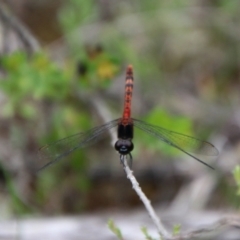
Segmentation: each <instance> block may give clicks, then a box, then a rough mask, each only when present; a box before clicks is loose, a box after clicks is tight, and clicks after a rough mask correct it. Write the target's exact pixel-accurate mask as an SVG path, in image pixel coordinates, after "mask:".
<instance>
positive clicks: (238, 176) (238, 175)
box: [233, 165, 240, 196]
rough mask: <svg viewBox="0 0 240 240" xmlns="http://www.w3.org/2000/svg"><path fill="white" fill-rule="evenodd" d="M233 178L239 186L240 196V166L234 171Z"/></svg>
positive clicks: (239, 192)
mask: <svg viewBox="0 0 240 240" xmlns="http://www.w3.org/2000/svg"><path fill="white" fill-rule="evenodd" d="M233 177H234V180H235V182H236V184H237V195H238V196H240V166H239V165H237V166H236V167H235V168H234V170H233Z"/></svg>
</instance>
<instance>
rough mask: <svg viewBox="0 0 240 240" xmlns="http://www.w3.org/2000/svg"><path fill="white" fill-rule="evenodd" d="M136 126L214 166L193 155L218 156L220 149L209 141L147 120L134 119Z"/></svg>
mask: <svg viewBox="0 0 240 240" xmlns="http://www.w3.org/2000/svg"><path fill="white" fill-rule="evenodd" d="M133 121H134V126H135V127H137V128H139V129H141V130H143V131H145V132H147V133H149V134H151V135H153V136H155V137H157V138H158V139H160V140H161V141H163V142H165V143H167V144H169V145H170V146H172V147H175V148H177V149H179V150H180V151H182V152H184V153H186V154H187V155H189V156H191V157H193V158H194V159H196V160H197V161H199V162H201V163H203V164H204V165H207V166H208V167H210V168H212V167H211V166H209V165H208V164H206V163H205V162H203V161H201V160H200V159H198V158H196V157H195V156H193V155H192V154H190V153H189V152H191V153H197V154H202V155H207V156H217V155H218V150H217V149H216V148H215V147H214V146H213V145H212V144H211V143H209V142H206V141H202V140H199V139H196V138H193V137H190V136H187V135H184V134H181V133H177V132H174V131H171V130H167V129H164V128H162V127H159V126H155V125H151V124H148V123H145V122H142V121H140V120H138V119H133ZM188 151H189V152H188Z"/></svg>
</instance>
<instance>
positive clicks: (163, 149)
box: [134, 107, 194, 156]
mask: <svg viewBox="0 0 240 240" xmlns="http://www.w3.org/2000/svg"><path fill="white" fill-rule="evenodd" d="M144 121H145V122H147V123H150V124H153V125H156V126H161V127H163V128H165V129H168V130H172V131H174V132H179V133H183V134H186V135H189V136H192V135H194V134H193V125H192V121H191V120H190V119H189V118H187V117H183V116H176V115H172V114H170V113H168V111H167V110H166V109H163V108H160V107H156V108H154V109H152V110H151V111H150V112H149V113H148V114H147V115H146V116H145V117H144ZM135 135H136V136H137V137H136V138H135V140H134V141H135V143H136V144H135V148H136V149H137V151H140V148H143V146H144V149H145V148H146V149H147V150H149V151H153V152H156V151H158V152H159V153H162V154H165V155H166V156H176V155H179V150H177V149H175V148H173V147H171V146H169V145H168V144H166V143H165V142H163V141H160V140H159V139H157V140H156V139H155V138H154V136H152V135H150V134H147V133H145V132H143V131H139V130H137V129H136V134H135ZM180 146H181V144H180ZM182 147H183V148H184V147H185V149H188V146H182Z"/></svg>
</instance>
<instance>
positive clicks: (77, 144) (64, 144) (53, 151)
mask: <svg viewBox="0 0 240 240" xmlns="http://www.w3.org/2000/svg"><path fill="white" fill-rule="evenodd" d="M118 122H119V119H116V120H113V121H111V122H108V123H106V124H104V125H101V126H98V127H95V128H92V129H90V130H89V131H86V132H83V133H77V134H74V135H72V136H69V137H66V138H63V139H61V140H58V141H56V142H53V143H50V144H48V145H45V146H43V147H41V148H40V149H39V152H38V155H39V159H40V163H41V167H40V169H38V171H40V170H43V169H45V168H47V167H48V166H50V165H52V164H54V163H56V162H58V161H59V160H61V159H62V158H64V157H66V156H68V155H69V154H71V153H72V152H73V151H75V150H77V149H80V148H84V147H87V146H89V145H92V144H94V143H96V142H97V141H99V140H100V139H101V138H102V137H103V136H104V134H103V133H106V132H107V130H110V129H111V128H113V127H116V126H117V124H118Z"/></svg>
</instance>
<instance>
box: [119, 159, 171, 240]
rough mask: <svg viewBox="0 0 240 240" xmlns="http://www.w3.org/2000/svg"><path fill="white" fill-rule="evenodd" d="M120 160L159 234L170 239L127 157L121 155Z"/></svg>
mask: <svg viewBox="0 0 240 240" xmlns="http://www.w3.org/2000/svg"><path fill="white" fill-rule="evenodd" d="M120 158H121V162H122V164H123V168H124V171H125V173H126V175H127V178H128V179H129V180H130V181H131V183H132V187H133V189H134V190H135V192H136V193H137V195H138V196H139V198H140V200H141V201H142V202H143V204H144V206H145V208H146V209H147V211H148V214H149V216H150V217H151V219H152V220H153V223H154V224H155V225H156V227H157V229H158V232H159V234H160V235H161V236H162V237H163V238H170V237H171V235H170V234H169V233H168V231H167V230H166V229H165V227H164V226H163V224H162V222H161V220H160V219H159V217H158V216H157V214H156V213H155V211H154V209H153V207H152V205H151V202H150V200H149V199H148V198H147V197H146V195H145V194H144V193H143V191H142V189H141V187H140V186H139V183H138V182H137V180H136V178H135V177H134V175H133V171H132V170H131V169H130V168H129V167H128V164H127V161H126V157H125V156H123V155H121V156H120Z"/></svg>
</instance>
